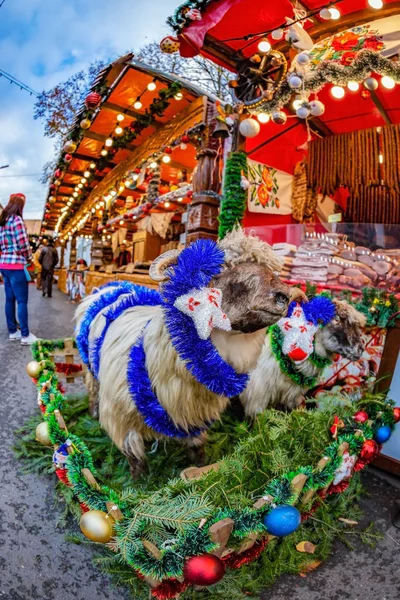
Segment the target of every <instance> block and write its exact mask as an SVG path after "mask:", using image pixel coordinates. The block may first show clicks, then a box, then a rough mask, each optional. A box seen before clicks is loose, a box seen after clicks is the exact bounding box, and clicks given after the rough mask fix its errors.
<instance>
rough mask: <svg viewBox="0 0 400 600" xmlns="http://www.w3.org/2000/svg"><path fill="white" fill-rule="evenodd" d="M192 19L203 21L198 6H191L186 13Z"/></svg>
mask: <svg viewBox="0 0 400 600" xmlns="http://www.w3.org/2000/svg"><path fill="white" fill-rule="evenodd" d="M185 16H186V17H187V18H188V19H190V20H191V21H201V19H202V16H201V12H200V11H199V9H198V8H191V9H190V10H188V11H187V13H186V15H185Z"/></svg>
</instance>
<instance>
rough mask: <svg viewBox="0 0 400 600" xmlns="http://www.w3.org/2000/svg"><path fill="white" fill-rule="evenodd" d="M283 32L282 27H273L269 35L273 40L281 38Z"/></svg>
mask: <svg viewBox="0 0 400 600" xmlns="http://www.w3.org/2000/svg"><path fill="white" fill-rule="evenodd" d="M283 34H284V31H283V29H274V31H273V32H272V33H271V37H272V39H273V40H281V39H282V38H283Z"/></svg>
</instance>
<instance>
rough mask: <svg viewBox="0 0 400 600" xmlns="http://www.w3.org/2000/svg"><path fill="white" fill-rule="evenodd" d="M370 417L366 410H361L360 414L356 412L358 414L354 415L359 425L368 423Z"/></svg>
mask: <svg viewBox="0 0 400 600" xmlns="http://www.w3.org/2000/svg"><path fill="white" fill-rule="evenodd" d="M368 418H369V417H368V415H367V413H366V412H365V411H364V410H359V411H358V412H356V414H355V415H354V417H353V419H354V420H355V421H356V422H357V423H365V422H366V421H368Z"/></svg>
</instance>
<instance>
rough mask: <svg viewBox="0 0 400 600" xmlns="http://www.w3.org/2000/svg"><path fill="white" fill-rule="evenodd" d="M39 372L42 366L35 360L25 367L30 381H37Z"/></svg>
mask: <svg viewBox="0 0 400 600" xmlns="http://www.w3.org/2000/svg"><path fill="white" fill-rule="evenodd" d="M41 370H42V365H41V364H40V363H39V362H37V360H31V362H29V363H28V364H27V365H26V372H27V373H28V375H29V377H32V379H37V378H38V377H39V375H40V372H41Z"/></svg>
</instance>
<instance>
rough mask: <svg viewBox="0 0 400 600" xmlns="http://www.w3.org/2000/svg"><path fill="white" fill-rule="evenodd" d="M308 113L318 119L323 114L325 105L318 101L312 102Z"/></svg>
mask: <svg viewBox="0 0 400 600" xmlns="http://www.w3.org/2000/svg"><path fill="white" fill-rule="evenodd" d="M309 107H310V113H311V115H312V116H313V117H320V116H321V115H323V114H324V112H325V104H323V103H322V102H321V101H320V100H312V101H311V102H310V104H309Z"/></svg>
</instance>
